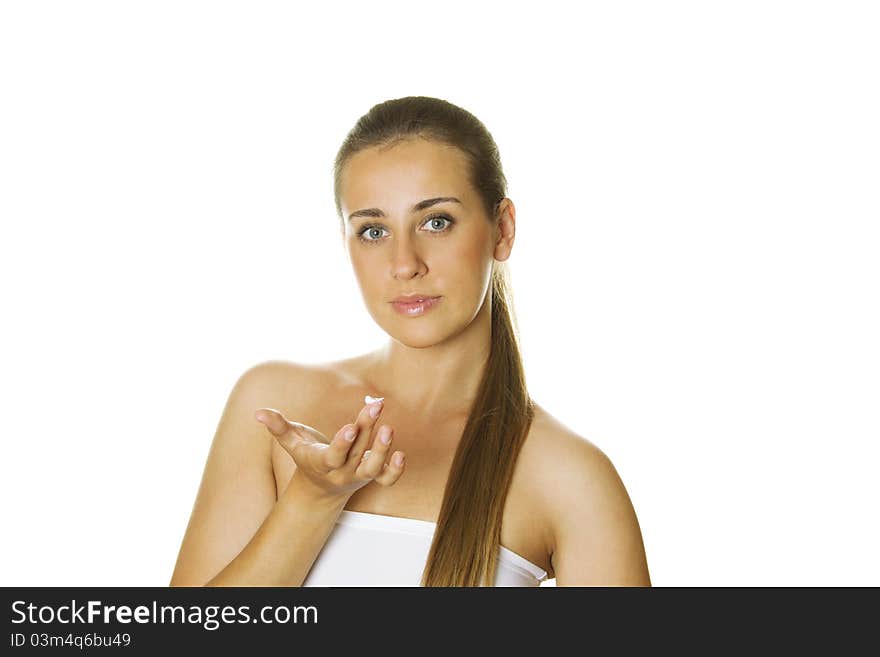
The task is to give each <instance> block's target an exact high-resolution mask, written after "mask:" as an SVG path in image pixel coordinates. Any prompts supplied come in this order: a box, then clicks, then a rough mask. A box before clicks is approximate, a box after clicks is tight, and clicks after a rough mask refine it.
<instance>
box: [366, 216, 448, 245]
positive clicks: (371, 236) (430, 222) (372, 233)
mask: <svg viewBox="0 0 880 657" xmlns="http://www.w3.org/2000/svg"><path fill="white" fill-rule="evenodd" d="M442 222H446V223H445V225H444V224H443V223H442ZM454 223H455V222H454V221H453V220H452V218H451V217H447V216H446V215H435V216H433V217H428V219H426V220H425V223H424V224H423V225H424V226H431V228H432V230H429V231H428V232H429V233H445V232H446V231H448V230H449V228H450V226H452V224H454ZM438 225H439V227H438ZM383 230H385V228H384V227H383V226H380V225H379V224H370V225H368V226H364V227H363V228H361V230H360V231H358V234H357V237H358V239H359V240H360V241H361V242H365V243H375V242H378V241H379V240H380V239H381V237H382V234H381V231H383ZM377 232H378V235H377V234H376V233H377Z"/></svg>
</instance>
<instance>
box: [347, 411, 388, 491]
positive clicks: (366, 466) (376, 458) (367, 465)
mask: <svg viewBox="0 0 880 657" xmlns="http://www.w3.org/2000/svg"><path fill="white" fill-rule="evenodd" d="M392 438H393V430H392V429H391V427H389V426H388V425H387V424H383V425H382V426H381V427H379V430H378V431H377V432H376V439H375V440H374V441H373V445H372V448H371V449H368V450H367V451H366V452H364V457H363V458H362V459H361V463H360V464H359V465H358V468H357V470H355V475H357V476H358V477H360V478H361V479H374V478H376V477H378V476H379V475H380V474H382V470H383V469H384V467H385V458H386V457H387V456H388V450H389V449H390V447H391V440H392Z"/></svg>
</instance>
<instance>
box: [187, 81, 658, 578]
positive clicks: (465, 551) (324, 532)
mask: <svg viewBox="0 0 880 657" xmlns="http://www.w3.org/2000/svg"><path fill="white" fill-rule="evenodd" d="M334 177H335V180H334V182H335V186H334V190H335V200H336V208H337V212H338V215H339V220H340V232H341V236H342V239H343V242H344V244H345V248H346V251H347V253H348V256H349V258H350V260H351V263H352V266H353V269H354V273H355V276H356V278H357V282H358V285H359V286H360V290H361V294H362V296H363V299H364V302H365V303H366V306H367V309H368V311H369V313H370V315H371V316H372V317H373V319H374V320H375V321H376V322H377V323H378V324H379V326H381V327H382V329H383V330H384V331H385V332H386V333H387V334H388V335H389V338H390V339H389V340H388V342H387V343H386V344H385V345H384V346H383V347H381V348H379V349H377V350H376V351H374V352H371V353H367V354H363V355H360V356H357V357H353V358H349V359H346V360H341V361H339V362H333V363H326V364H321V365H309V366H306V365H301V364H295V363H289V362H280V361H269V362H265V363H260V364H258V365H255V366H254V367H252V368H251V369H249V370H248V371H246V372H245V373H244V374H243V375H242V376H241V377H240V379H239V380H238V382H237V383H236V385H235V386H234V388H233V390H232V392H231V394H230V396H229V399H228V401H227V404H226V408H225V409H224V412H223V415H222V418H221V420H220V424H219V427H218V429H217V432H216V435H215V437H214V442H213V444H212V447H211V450H210V453H209V455H208V459H207V464H206V467H205V472H204V475H203V478H202V482H201V486H200V488H199V491H198V495H197V498H196V501H195V505H194V507H193V510H192V516H191V518H190V521H189V525H188V527H187V530H186V534H185V536H184V538H183V542H182V545H181V549H180V554H179V556H178V559H177V564H176V567H175V569H174V573H173V575H172V579H171V585H172V586H201V585H210V586H217V585H219V586H223V585H232V586H241V585H245V586H246V585H260V586H267V585H289V586H322V585H332V586H419V585H422V586H537V585H539V584H540V582H541V581H543V580H544V579H548V578H555V579H556V584H557V586H586V585H603V586H613V585H622V586H650V578H649V574H648V567H647V562H646V557H645V551H644V546H643V542H642V536H641V531H640V528H639V524H638V521H637V519H636V515H635V511H634V509H633V507H632V504H631V502H630V499H629V496H628V495H627V492H626V489H625V487H624V485H623V483H622V482H621V480H620V478H619V476H618V474H617V472H616V470H615V468H614V466H613V465H612V463H611V462H610V461H609V459H608V458H607V456H606V455H605V454H604V453H603V452H602V451H601V450H600V449H599V448H598V447H597V446H595V445H594V444H592V443H591V442H589V441H588V440H587V439H585V438H583V437H581V436H579V435H577V434H575V433H574V432H572V431H571V430H570V429H568V428H567V427H566V426H564V425H562V424H561V423H560V422H558V421H557V420H555V419H554V418H553V417H551V416H550V415H549V414H548V413H547V412H546V411H544V410H543V409H542V408H541V407H540V406H538V405H537V404H536V403H535V402H534V401H533V400H532V399H531V397H530V396H529V394H528V390H527V387H526V382H525V376H524V372H523V365H522V362H521V359H520V352H519V349H518V345H517V336H516V330H515V318H514V317H513V315H512V309H511V305H510V299H509V290H508V287H507V282H508V278H507V271H506V267H507V266H506V264H505V261H506V260H507V259H508V258H509V257H510V253H511V250H512V249H513V243H514V234H515V226H516V221H515V219H516V213H515V209H514V205H513V202H512V201H511V200H510V199H509V198H507V196H506V187H507V185H506V180H505V177H504V173H503V171H502V167H501V163H500V159H499V155H498V149H497V147H496V144H495V142H494V140H493V139H492V137H491V135H490V134H489V132H488V131H487V130H486V128H485V126H484V125H483V124H482V123H481V122H480V121H479V120H478V119H477V118H476V117H474V116H473V115H472V114H470V113H469V112H467V111H465V110H464V109H462V108H460V107H457V106H455V105H452V104H451V103H448V102H446V101H443V100H439V99H436V98H429V97H421V96H419V97H407V98H399V99H395V100H390V101H387V102H384V103H380V104H378V105H376V106H374V107H373V108H372V109H370V111H369V112H368V113H367V114H366V115H364V116H363V117H361V119H360V120H359V121H358V122H357V124H356V125H355V127H354V128H353V129H352V130H351V132H350V133H349V134H348V136H347V138H346V139H345V142H344V143H343V145H342V147H341V149H340V151H339V153H338V155H337V158H336V164H335V170H334ZM371 398H379V401H377V402H375V403H368V402H372V399H371ZM383 438H385V439H387V442H386V441H385V440H383ZM404 456H405V461H404V460H403V458H402V457H404Z"/></svg>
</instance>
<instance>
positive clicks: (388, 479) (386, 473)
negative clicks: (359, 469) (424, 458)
mask: <svg viewBox="0 0 880 657" xmlns="http://www.w3.org/2000/svg"><path fill="white" fill-rule="evenodd" d="M405 463H406V459H405V455H404V453H403V452H401V451H397V452H394V454H392V455H391V459H390V460H389V461H388V463H386V464H385V466H384V467H383V468H382V472H380V473H379V475H378V476H377V477H374V478H373V481H375V482H376V483H377V484H381V485H382V486H390V485H391V484H393V483H395V482H396V481H397V480H398V479H400V475H402V474H403V470H404V465H405Z"/></svg>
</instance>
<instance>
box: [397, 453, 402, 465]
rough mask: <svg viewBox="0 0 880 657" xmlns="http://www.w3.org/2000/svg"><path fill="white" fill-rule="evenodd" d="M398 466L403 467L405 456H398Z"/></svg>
mask: <svg viewBox="0 0 880 657" xmlns="http://www.w3.org/2000/svg"><path fill="white" fill-rule="evenodd" d="M397 465H403V454H398V455H397Z"/></svg>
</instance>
